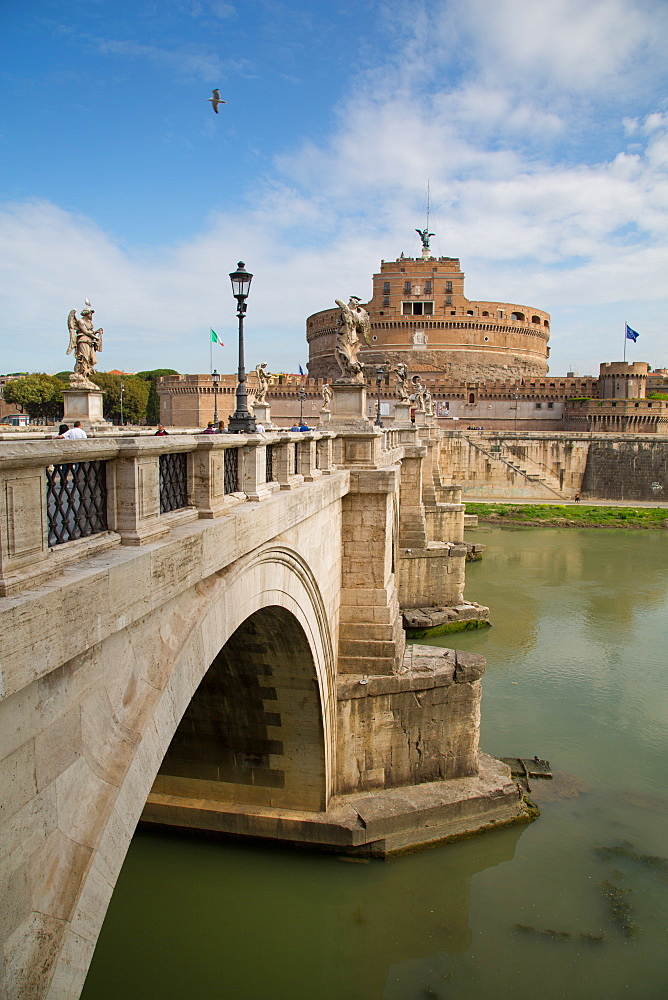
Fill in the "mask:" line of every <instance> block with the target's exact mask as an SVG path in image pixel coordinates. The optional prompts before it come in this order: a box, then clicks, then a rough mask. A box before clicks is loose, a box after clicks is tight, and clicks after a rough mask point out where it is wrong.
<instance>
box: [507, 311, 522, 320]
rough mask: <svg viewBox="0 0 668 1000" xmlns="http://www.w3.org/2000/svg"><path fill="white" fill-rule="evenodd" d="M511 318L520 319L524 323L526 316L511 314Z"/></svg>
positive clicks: (516, 313)
mask: <svg viewBox="0 0 668 1000" xmlns="http://www.w3.org/2000/svg"><path fill="white" fill-rule="evenodd" d="M510 318H511V319H519V320H521V321H522V322H524V319H525V316H524V313H518V312H515V313H511V314H510Z"/></svg>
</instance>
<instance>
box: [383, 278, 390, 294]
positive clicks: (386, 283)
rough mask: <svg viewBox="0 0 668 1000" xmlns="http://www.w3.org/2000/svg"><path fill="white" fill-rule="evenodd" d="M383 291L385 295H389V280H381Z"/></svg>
mask: <svg viewBox="0 0 668 1000" xmlns="http://www.w3.org/2000/svg"><path fill="white" fill-rule="evenodd" d="M383 292H384V293H385V295H389V294H390V283H389V281H384V282H383Z"/></svg>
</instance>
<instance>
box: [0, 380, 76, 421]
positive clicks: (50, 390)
mask: <svg viewBox="0 0 668 1000" xmlns="http://www.w3.org/2000/svg"><path fill="white" fill-rule="evenodd" d="M62 390H63V384H62V382H61V381H60V379H57V378H56V377H55V376H54V375H46V374H45V373H44V372H34V373H33V374H31V375H25V376H24V377H23V378H17V379H14V380H13V381H12V382H8V383H7V385H5V386H4V389H3V393H2V395H3V397H4V399H5V402H7V403H14V404H15V405H16V406H18V407H19V409H20V410H21V412H22V413H27V414H28V415H29V416H30V417H31V418H32V419H33V420H40V419H41V420H46V419H47V418H49V417H50V418H51V419H54V418H57V417H62V415H63V392H62Z"/></svg>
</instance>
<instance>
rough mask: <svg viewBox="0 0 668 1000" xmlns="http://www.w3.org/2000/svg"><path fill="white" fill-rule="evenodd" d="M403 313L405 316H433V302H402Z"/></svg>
mask: <svg viewBox="0 0 668 1000" xmlns="http://www.w3.org/2000/svg"><path fill="white" fill-rule="evenodd" d="M401 313H402V315H403V316H433V315H434V303H433V302H402V303H401Z"/></svg>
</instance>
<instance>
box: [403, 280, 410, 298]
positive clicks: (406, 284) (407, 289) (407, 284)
mask: <svg viewBox="0 0 668 1000" xmlns="http://www.w3.org/2000/svg"><path fill="white" fill-rule="evenodd" d="M410 294H411V283H410V281H404V295H410Z"/></svg>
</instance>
